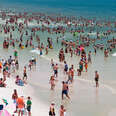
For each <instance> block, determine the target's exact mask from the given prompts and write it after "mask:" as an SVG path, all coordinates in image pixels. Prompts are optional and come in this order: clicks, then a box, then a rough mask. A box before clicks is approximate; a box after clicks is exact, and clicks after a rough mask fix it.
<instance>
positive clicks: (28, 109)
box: [27, 97, 32, 116]
mask: <svg viewBox="0 0 116 116" xmlns="http://www.w3.org/2000/svg"><path fill="white" fill-rule="evenodd" d="M27 99H28V100H27V111H28V116H31V105H32V102H31V98H30V97H28V98H27Z"/></svg>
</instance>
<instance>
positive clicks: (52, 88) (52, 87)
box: [50, 76, 55, 90]
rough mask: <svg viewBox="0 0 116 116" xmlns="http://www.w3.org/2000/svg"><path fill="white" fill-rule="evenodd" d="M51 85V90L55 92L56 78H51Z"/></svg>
mask: <svg viewBox="0 0 116 116" xmlns="http://www.w3.org/2000/svg"><path fill="white" fill-rule="evenodd" d="M50 84H51V90H54V88H55V79H54V76H51V78H50Z"/></svg>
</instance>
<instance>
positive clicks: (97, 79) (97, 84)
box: [95, 71, 99, 87]
mask: <svg viewBox="0 0 116 116" xmlns="http://www.w3.org/2000/svg"><path fill="white" fill-rule="evenodd" d="M98 81H99V74H98V72H97V71H95V83H96V87H99V83H98Z"/></svg>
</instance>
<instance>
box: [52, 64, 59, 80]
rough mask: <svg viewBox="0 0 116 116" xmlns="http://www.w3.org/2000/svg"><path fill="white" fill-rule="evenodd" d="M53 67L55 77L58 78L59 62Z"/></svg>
mask: <svg viewBox="0 0 116 116" xmlns="http://www.w3.org/2000/svg"><path fill="white" fill-rule="evenodd" d="M53 69H54V77H56V78H57V77H58V64H56V65H54V67H53Z"/></svg>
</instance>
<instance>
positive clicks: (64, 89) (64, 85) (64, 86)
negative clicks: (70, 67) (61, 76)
mask: <svg viewBox="0 0 116 116" xmlns="http://www.w3.org/2000/svg"><path fill="white" fill-rule="evenodd" d="M62 84H63V85H62V100H63V99H64V94H65V95H66V97H68V98H69V99H70V97H69V95H68V90H69V88H68V84H67V83H66V82H64V81H63V82H62Z"/></svg>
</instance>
